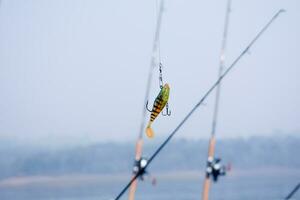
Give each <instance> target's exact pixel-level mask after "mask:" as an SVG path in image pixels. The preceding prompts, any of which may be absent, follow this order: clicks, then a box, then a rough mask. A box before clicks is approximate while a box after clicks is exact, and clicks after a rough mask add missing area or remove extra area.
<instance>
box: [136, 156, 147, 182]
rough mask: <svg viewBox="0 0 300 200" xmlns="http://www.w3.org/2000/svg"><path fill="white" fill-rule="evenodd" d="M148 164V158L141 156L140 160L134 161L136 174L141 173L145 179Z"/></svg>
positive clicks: (141, 177)
mask: <svg viewBox="0 0 300 200" xmlns="http://www.w3.org/2000/svg"><path fill="white" fill-rule="evenodd" d="M147 164H148V160H147V159H146V158H143V157H142V158H140V159H139V160H135V161H134V165H133V170H132V172H133V173H134V174H137V173H139V174H140V179H141V180H144V177H143V176H144V175H145V174H147V172H146V170H145V167H146V166H147Z"/></svg>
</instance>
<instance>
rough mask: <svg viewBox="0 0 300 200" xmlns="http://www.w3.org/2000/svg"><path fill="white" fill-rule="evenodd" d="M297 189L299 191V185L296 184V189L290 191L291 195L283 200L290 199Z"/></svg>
mask: <svg viewBox="0 0 300 200" xmlns="http://www.w3.org/2000/svg"><path fill="white" fill-rule="evenodd" d="M299 189H300V183H298V185H296V187H295V188H294V189H293V190H292V191H291V193H290V194H289V195H287V197H285V200H288V199H291V198H292V197H293V196H294V194H295V193H296V192H297V191H298V190H299Z"/></svg>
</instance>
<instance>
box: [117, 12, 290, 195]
mask: <svg viewBox="0 0 300 200" xmlns="http://www.w3.org/2000/svg"><path fill="white" fill-rule="evenodd" d="M282 12H284V10H283V9H280V10H279V11H278V12H277V13H276V14H275V15H274V16H273V17H272V18H271V20H270V21H269V22H268V23H267V24H266V25H265V26H264V27H263V28H262V29H261V31H260V32H259V33H258V34H257V35H256V36H255V37H254V39H253V40H252V41H251V42H250V43H249V45H248V46H247V47H246V48H245V49H244V50H243V51H242V52H241V53H240V55H239V56H238V57H237V58H236V59H235V60H234V61H233V63H232V64H231V65H230V66H229V67H228V68H227V69H226V70H225V72H224V73H223V74H222V75H221V76H220V77H219V78H218V79H217V81H216V82H215V83H214V84H213V85H212V86H211V88H210V89H209V90H208V91H207V92H206V93H205V94H204V96H203V97H202V98H201V99H200V101H199V102H198V103H197V104H196V105H195V106H194V107H193V108H192V110H191V111H190V112H189V113H188V114H187V115H186V116H185V117H184V118H183V120H182V121H181V122H180V123H179V124H178V125H177V127H176V128H175V129H174V130H173V131H172V132H171V134H170V135H169V136H168V137H167V139H166V140H165V141H164V142H163V143H162V144H161V145H160V146H159V147H158V149H157V150H156V151H155V152H154V153H153V154H152V156H151V157H150V158H149V160H148V163H147V164H146V165H145V167H144V169H145V170H146V169H147V167H148V166H149V165H150V163H151V162H152V160H153V159H154V158H155V157H156V156H157V155H158V154H159V152H160V151H161V150H162V149H163V148H164V147H165V145H166V144H167V143H168V142H169V141H170V140H171V139H172V137H173V136H174V135H175V134H176V133H177V131H178V130H179V129H180V128H181V126H182V125H183V124H184V123H185V122H186V121H187V120H188V119H189V118H190V116H191V115H192V114H193V113H194V112H195V110H197V108H199V106H200V105H201V104H202V103H203V102H204V100H205V99H206V98H207V97H208V96H209V94H210V93H211V92H212V91H213V90H214V89H215V88H216V86H217V85H218V84H220V82H221V81H222V80H223V78H224V77H225V76H226V75H227V74H228V73H229V72H230V71H231V70H232V69H233V67H234V66H235V65H236V64H237V63H238V61H239V60H240V59H241V58H242V57H243V56H244V55H245V54H246V53H247V52H248V51H249V49H250V48H251V47H252V45H253V44H254V43H255V42H256V41H257V39H258V38H259V37H260V36H261V35H262V34H263V33H264V32H265V30H266V29H267V28H268V27H269V26H270V25H271V24H272V23H273V21H274V20H275V19H276V18H277V17H278V16H279V14H280V13H282ZM140 175H141V172H138V173H136V175H135V176H134V177H133V178H132V179H131V180H130V181H129V183H128V184H127V185H126V186H125V187H124V188H123V189H122V190H121V192H120V193H119V194H118V195H117V197H116V198H115V200H118V199H120V198H121V196H122V195H123V194H124V192H126V190H127V189H128V188H129V186H130V185H131V183H132V182H133V181H134V180H135V179H136V178H138V177H139V176H140Z"/></svg>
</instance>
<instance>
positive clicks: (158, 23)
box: [128, 0, 164, 200]
mask: <svg viewBox="0 0 300 200" xmlns="http://www.w3.org/2000/svg"><path fill="white" fill-rule="evenodd" d="M163 5H164V0H161V1H160V5H159V11H158V16H157V21H156V30H155V35H154V40H153V46H152V55H151V60H150V68H149V75H148V80H147V85H146V93H145V99H144V104H143V109H142V116H141V125H140V130H139V135H138V138H137V142H136V147H135V165H136V164H138V163H139V162H138V161H139V160H141V159H142V151H143V133H144V127H145V120H146V110H145V105H146V103H147V102H148V99H149V93H150V86H151V82H152V74H153V69H154V68H155V66H156V57H157V53H158V54H159V57H160V50H159V37H160V28H161V21H162V14H163ZM159 59H160V58H159ZM135 175H136V174H134V175H133V178H134V177H135ZM136 188H137V181H136V180H134V181H132V184H131V186H130V190H129V197H128V199H129V200H134V195H135V191H136Z"/></svg>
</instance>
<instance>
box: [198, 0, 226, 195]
mask: <svg viewBox="0 0 300 200" xmlns="http://www.w3.org/2000/svg"><path fill="white" fill-rule="evenodd" d="M230 10H231V0H228V1H227V8H226V15H225V25H224V32H223V39H222V45H221V53H220V62H219V72H218V77H220V76H221V75H222V73H223V69H224V66H225V50H226V42H227V33H228V26H229V14H230ZM220 92H221V83H220V84H218V86H217V88H216V98H215V107H214V113H213V120H212V128H211V136H210V140H209V146H208V156H207V164H206V170H205V171H206V173H205V178H204V183H203V191H202V199H203V200H208V196H209V189H210V182H211V179H210V178H211V177H212V178H213V180H214V181H217V180H218V176H219V175H225V173H226V172H225V167H224V166H222V165H220V163H219V162H220V159H219V158H218V159H216V158H215V145H216V139H215V134H216V127H217V120H218V111H219V102H220Z"/></svg>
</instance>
